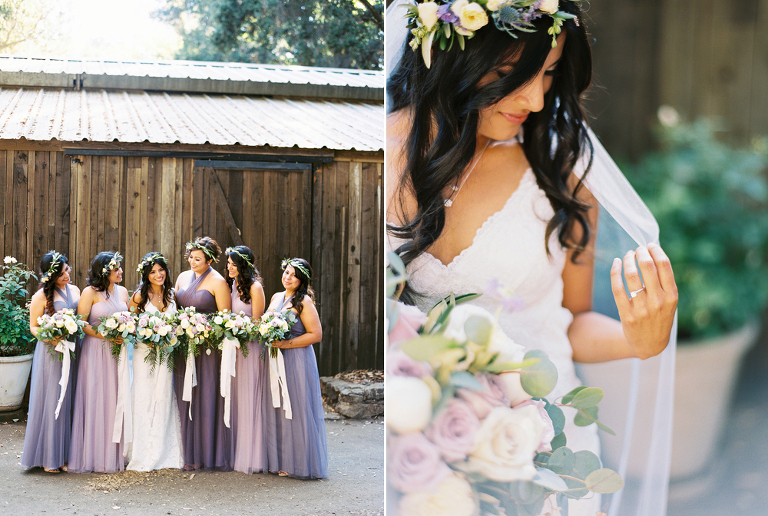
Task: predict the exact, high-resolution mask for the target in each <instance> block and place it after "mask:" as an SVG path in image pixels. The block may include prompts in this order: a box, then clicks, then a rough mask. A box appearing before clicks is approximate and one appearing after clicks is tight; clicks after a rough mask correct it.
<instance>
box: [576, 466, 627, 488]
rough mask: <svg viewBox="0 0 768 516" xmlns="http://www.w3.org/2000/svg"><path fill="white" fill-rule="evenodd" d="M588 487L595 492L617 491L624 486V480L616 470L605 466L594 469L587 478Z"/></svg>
mask: <svg viewBox="0 0 768 516" xmlns="http://www.w3.org/2000/svg"><path fill="white" fill-rule="evenodd" d="M585 481H586V484H587V489H589V490H590V491H593V492H595V493H602V494H608V493H615V492H616V491H618V490H619V489H621V488H622V487H624V480H622V478H621V475H619V474H618V473H616V472H615V471H613V470H611V469H608V468H603V469H598V470H597V471H593V472H592V473H590V474H589V475H588V476H587V478H586V480H585Z"/></svg>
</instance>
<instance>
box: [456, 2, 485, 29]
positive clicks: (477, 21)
mask: <svg viewBox="0 0 768 516" xmlns="http://www.w3.org/2000/svg"><path fill="white" fill-rule="evenodd" d="M459 3H461V5H460V6H459V7H457V6H456V4H459ZM451 11H453V12H454V14H456V16H458V17H459V22H460V23H461V26H462V27H464V28H465V29H467V30H471V31H475V30H477V29H480V28H482V27H485V26H486V25H487V24H488V15H487V14H486V13H485V9H483V6H481V5H480V4H477V3H475V2H472V3H471V4H470V3H467V0H458V1H456V2H454V3H453V5H452V6H451Z"/></svg>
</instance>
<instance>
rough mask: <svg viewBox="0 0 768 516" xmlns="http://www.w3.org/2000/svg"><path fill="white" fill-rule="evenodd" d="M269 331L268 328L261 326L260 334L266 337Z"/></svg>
mask: <svg viewBox="0 0 768 516" xmlns="http://www.w3.org/2000/svg"><path fill="white" fill-rule="evenodd" d="M268 331H269V329H268V328H266V327H265V326H259V333H261V334H262V335H266V334H267V332H268Z"/></svg>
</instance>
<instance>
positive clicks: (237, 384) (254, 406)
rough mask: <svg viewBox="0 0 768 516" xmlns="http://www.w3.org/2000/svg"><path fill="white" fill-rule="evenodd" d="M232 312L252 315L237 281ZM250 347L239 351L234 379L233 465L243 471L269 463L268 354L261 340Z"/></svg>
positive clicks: (255, 470)
mask: <svg viewBox="0 0 768 516" xmlns="http://www.w3.org/2000/svg"><path fill="white" fill-rule="evenodd" d="M232 312H234V313H237V312H243V313H245V315H247V316H249V317H250V316H251V315H252V306H251V304H250V303H244V302H243V301H241V300H240V296H239V295H238V292H237V287H236V286H235V285H232ZM248 350H249V352H248V356H247V357H245V358H243V355H242V354H241V353H238V354H237V361H236V362H235V378H234V379H233V380H232V381H233V384H232V433H233V436H234V443H235V456H234V457H235V465H234V468H235V471H242V472H243V473H260V472H262V471H267V466H268V464H267V454H266V441H265V435H264V410H265V408H266V407H267V406H266V405H264V400H265V399H266V398H265V396H264V394H265V391H268V390H269V387H268V382H269V377H268V376H267V374H268V369H269V363H268V361H267V359H268V357H269V355H267V353H266V351H264V346H262V345H261V344H259V342H258V341H256V342H249V343H248ZM262 353H263V356H262ZM270 408H271V406H270Z"/></svg>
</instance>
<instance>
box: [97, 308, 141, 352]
mask: <svg viewBox="0 0 768 516" xmlns="http://www.w3.org/2000/svg"><path fill="white" fill-rule="evenodd" d="M99 321H100V322H99V326H98V327H97V328H96V331H97V332H98V333H99V335H101V336H103V337H104V338H105V339H107V340H108V341H109V342H110V343H111V351H112V356H113V357H114V358H115V360H118V358H119V357H120V351H121V350H122V348H123V346H124V345H125V344H127V343H130V342H135V340H136V316H134V315H133V314H132V313H130V312H115V313H113V314H110V315H107V316H106V317H100V318H99ZM118 338H121V339H122V342H120V343H119V344H118V343H117V342H116V341H115V340H116V339H118Z"/></svg>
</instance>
